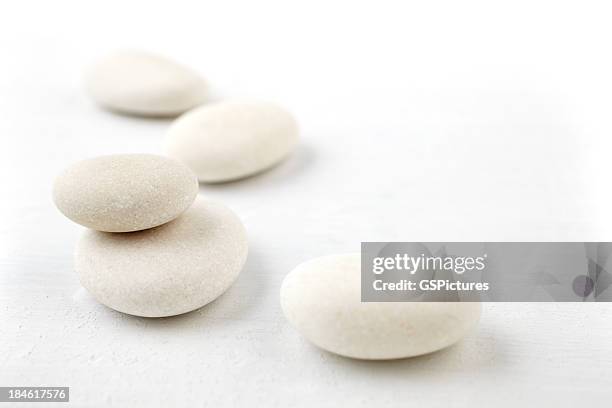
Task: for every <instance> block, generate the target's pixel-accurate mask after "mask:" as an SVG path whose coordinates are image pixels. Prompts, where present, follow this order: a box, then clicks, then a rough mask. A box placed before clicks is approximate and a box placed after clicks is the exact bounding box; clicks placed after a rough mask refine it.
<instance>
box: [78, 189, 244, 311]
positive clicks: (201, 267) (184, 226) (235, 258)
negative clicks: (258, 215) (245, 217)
mask: <svg viewBox="0 0 612 408" xmlns="http://www.w3.org/2000/svg"><path fill="white" fill-rule="evenodd" d="M247 252H248V242H247V237H246V232H245V230H244V227H243V225H242V223H241V222H240V219H238V217H237V216H236V215H235V214H234V213H233V212H232V211H231V210H229V209H228V208H227V207H225V206H223V205H221V204H218V203H214V202H210V201H206V200H203V199H201V198H198V199H197V200H196V201H195V203H194V204H193V205H192V206H191V207H190V208H189V209H188V210H187V211H185V213H184V214H183V215H181V216H180V217H179V218H177V219H176V220H174V221H171V222H169V223H167V224H164V225H162V226H159V227H156V228H152V229H148V230H145V231H138V232H130V233H123V234H117V233H108V232H99V231H93V230H86V231H85V232H84V233H83V235H82V236H81V239H80V240H79V242H78V244H77V249H76V256H75V269H76V271H77V273H78V274H79V278H80V280H81V284H82V285H83V286H84V287H85V288H86V289H87V290H88V291H89V292H90V293H91V294H92V295H93V297H94V298H96V299H97V300H98V301H99V302H100V303H102V304H104V305H106V306H108V307H110V308H112V309H115V310H118V311H120V312H123V313H127V314H131V315H136V316H144V317H162V316H173V315H178V314H182V313H186V312H189V311H192V310H195V309H197V308H199V307H202V306H204V305H205V304H207V303H209V302H212V301H213V300H215V299H216V298H217V297H219V296H220V295H221V294H222V293H223V292H225V291H226V290H227V289H228V288H229V287H230V286H231V284H232V283H233V282H234V281H235V280H236V278H237V277H238V275H239V273H240V271H241V269H242V267H243V265H244V262H245V260H246V257H247Z"/></svg>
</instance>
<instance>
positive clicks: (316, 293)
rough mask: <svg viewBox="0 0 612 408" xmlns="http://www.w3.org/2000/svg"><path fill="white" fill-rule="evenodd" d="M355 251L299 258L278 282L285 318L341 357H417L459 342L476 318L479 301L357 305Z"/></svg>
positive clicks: (357, 261)
mask: <svg viewBox="0 0 612 408" xmlns="http://www.w3.org/2000/svg"><path fill="white" fill-rule="evenodd" d="M360 271H361V260H360V255H359V254H346V255H332V256H326V257H322V258H316V259H313V260H311V261H308V262H305V263H303V264H301V265H299V266H298V267H297V268H295V269H294V270H293V271H291V272H290V273H289V274H288V275H287V277H286V278H285V280H284V281H283V284H282V287H281V291H280V297H281V306H282V309H283V312H284V314H285V316H286V317H287V319H288V320H289V322H290V323H291V324H292V325H293V326H294V327H295V328H296V329H297V330H298V331H299V332H300V333H301V334H302V335H304V337H306V339H308V340H309V341H311V342H312V343H314V344H315V345H317V346H318V347H321V348H322V349H325V350H327V351H330V352H332V353H336V354H339V355H342V356H346V357H352V358H359V359H371V360H386V359H397V358H405V357H412V356H418V355H421V354H426V353H430V352H433V351H436V350H440V349H442V348H444V347H447V346H450V345H451V344H453V343H456V342H457V341H459V340H460V339H461V338H462V337H463V336H464V335H465V334H466V333H467V332H468V331H469V330H470V329H472V328H473V327H475V326H476V324H477V323H478V320H479V318H480V312H481V305H480V303H468V302H459V303H451V302H448V303H443V302H439V303H422V302H401V303H400V302H398V303H383V302H377V303H362V302H361V289H360V288H361V286H360V282H361V272H360Z"/></svg>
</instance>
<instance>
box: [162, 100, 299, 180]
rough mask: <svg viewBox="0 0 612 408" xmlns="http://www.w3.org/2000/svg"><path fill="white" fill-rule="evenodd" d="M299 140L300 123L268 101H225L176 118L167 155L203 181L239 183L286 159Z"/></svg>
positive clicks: (167, 142) (167, 145) (168, 141)
mask: <svg viewBox="0 0 612 408" xmlns="http://www.w3.org/2000/svg"><path fill="white" fill-rule="evenodd" d="M297 137H298V128H297V123H296V121H295V119H294V118H293V117H292V116H291V114H289V113H288V112H287V111H285V110H284V109H281V108H280V107H278V106H276V105H274V104H271V103H265V102H221V103H216V104H212V105H207V106H202V107H200V108H198V109H195V110H193V111H191V112H188V113H186V114H185V115H183V116H181V117H180V118H179V119H177V120H176V121H175V122H174V123H173V124H172V126H171V127H170V130H169V131H168V134H167V136H166V140H165V146H164V148H165V152H166V154H167V155H168V156H170V157H174V158H176V159H178V160H181V161H182V162H184V163H185V164H187V165H188V166H189V167H191V169H192V170H193V171H194V172H195V173H196V174H197V176H198V179H199V180H200V181H202V182H209V183H216V182H224V181H230V180H236V179H240V178H243V177H247V176H250V175H252V174H255V173H259V172H261V171H262V170H265V169H267V168H269V167H271V166H273V165H275V164H277V163H278V162H280V161H281V160H282V159H283V158H285V157H286V156H287V155H288V154H289V153H290V152H291V150H292V149H293V148H294V146H295V144H296V142H297Z"/></svg>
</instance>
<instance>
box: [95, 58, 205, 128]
mask: <svg viewBox="0 0 612 408" xmlns="http://www.w3.org/2000/svg"><path fill="white" fill-rule="evenodd" d="M86 85H87V89H88V91H89V94H90V95H91V96H92V98H93V99H94V100H95V101H96V102H97V103H98V104H100V105H102V106H103V107H105V108H107V109H110V110H114V111H118V112H122V113H127V114H132V115H140V116H153V117H156V116H160V117H163V116H177V115H180V114H181V113H183V112H186V111H188V110H189V109H191V108H193V107H195V106H198V105H200V104H202V103H203V102H204V101H205V100H206V95H207V88H208V86H207V84H206V82H205V81H204V79H202V78H201V77H200V76H199V75H198V74H196V73H195V72H193V71H192V70H190V69H188V68H186V67H184V66H182V65H179V64H177V63H175V62H173V61H171V60H169V59H166V58H164V57H161V56H158V55H152V54H148V53H143V52H138V51H122V52H117V53H114V54H112V55H109V56H107V57H106V58H104V59H102V60H101V61H99V62H98V63H97V64H96V65H95V66H93V67H92V69H91V71H90V72H89V75H88V78H87V84H86Z"/></svg>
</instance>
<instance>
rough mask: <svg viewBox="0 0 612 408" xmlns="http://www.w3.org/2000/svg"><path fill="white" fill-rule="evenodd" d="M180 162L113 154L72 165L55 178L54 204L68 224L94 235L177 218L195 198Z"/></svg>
mask: <svg viewBox="0 0 612 408" xmlns="http://www.w3.org/2000/svg"><path fill="white" fill-rule="evenodd" d="M198 188H199V187H198V180H197V178H196V176H195V175H194V174H193V172H192V171H191V170H190V169H189V168H188V167H187V166H185V165H184V164H182V163H180V162H178V161H176V160H173V159H170V158H168V157H164V156H158V155H153V154H116V155H109V156H100V157H96V158H93V159H87V160H83V161H80V162H77V163H75V164H73V165H72V166H70V167H68V168H67V169H66V170H65V171H64V172H63V173H61V174H60V175H59V176H58V177H57V179H56V180H55V185H54V187H53V200H54V201H55V205H56V206H57V208H59V210H60V211H61V212H62V213H63V214H64V215H65V216H66V217H68V218H70V219H71V220H72V221H74V222H76V223H79V224H81V225H83V226H85V227H88V228H93V229H95V230H98V231H109V232H129V231H138V230H143V229H147V228H152V227H156V226H158V225H161V224H163V223H166V222H168V221H171V220H173V219H175V218H176V217H178V216H179V215H180V214H181V213H182V212H183V211H185V210H186V209H187V208H188V207H189V206H190V205H191V203H193V200H194V199H195V197H196V195H197V194H198Z"/></svg>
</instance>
